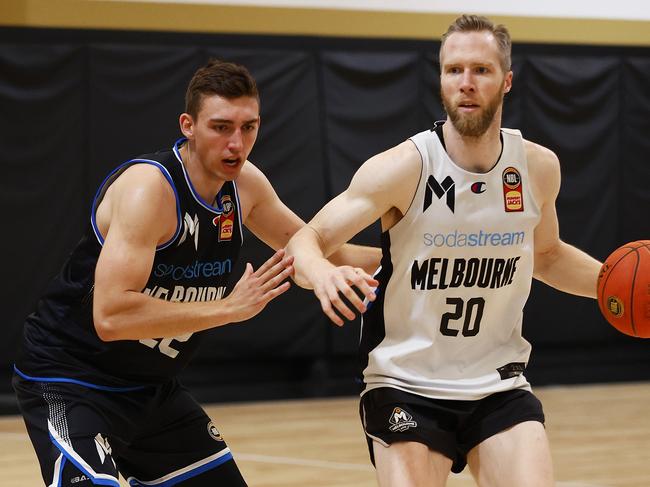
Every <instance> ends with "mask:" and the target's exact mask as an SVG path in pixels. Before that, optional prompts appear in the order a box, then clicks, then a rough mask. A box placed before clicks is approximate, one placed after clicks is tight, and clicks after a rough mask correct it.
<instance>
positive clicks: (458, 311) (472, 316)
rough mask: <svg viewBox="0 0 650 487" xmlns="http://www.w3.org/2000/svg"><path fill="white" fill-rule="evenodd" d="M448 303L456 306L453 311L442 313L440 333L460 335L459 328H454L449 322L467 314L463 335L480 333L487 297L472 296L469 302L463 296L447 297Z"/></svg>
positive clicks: (469, 335)
mask: <svg viewBox="0 0 650 487" xmlns="http://www.w3.org/2000/svg"><path fill="white" fill-rule="evenodd" d="M447 304H450V305H452V306H454V310H453V311H449V312H447V313H444V314H443V315H442V320H440V333H442V334H443V335H445V336H448V337H455V336H457V335H458V331H459V330H458V329H456V328H452V327H451V326H450V325H452V324H450V323H449V322H450V321H456V320H459V319H460V318H462V317H463V315H464V316H465V319H464V321H463V330H462V333H463V336H464V337H473V336H476V335H478V332H479V329H480V328H481V318H483V308H485V299H483V298H471V299H468V300H467V304H466V303H465V301H463V299H462V298H447Z"/></svg>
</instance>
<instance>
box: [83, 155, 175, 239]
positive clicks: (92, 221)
mask: <svg viewBox="0 0 650 487" xmlns="http://www.w3.org/2000/svg"><path fill="white" fill-rule="evenodd" d="M134 164H151V165H152V166H156V167H157V168H158V169H160V172H162V174H163V176H165V179H166V180H167V182H168V183H169V184H170V186H171V187H172V190H173V191H174V198H175V199H176V217H177V218H176V231H175V232H174V235H173V236H172V238H170V239H169V240H168V241H167V242H165V243H164V244H161V245H157V246H156V250H162V249H165V248H167V247H169V246H170V245H171V244H172V242H174V240H176V238H177V237H178V235H179V234H180V233H181V202H180V199H179V197H178V191H177V190H176V185H175V184H174V180H173V179H172V176H171V174H169V171H168V170H167V168H166V167H165V166H163V165H162V164H161V163H160V162H158V161H154V160H151V159H131V160H130V161H126V162H124V163H122V164H120V165H119V166H117V167H116V168H115V169H113V170H112V171H111V173H110V174H109V175H108V176H106V178H104V181H102V184H100V185H99V188H98V189H97V193H95V197H94V198H93V204H92V209H91V212H90V225H91V226H92V228H93V232H94V233H95V237H97V240H98V241H99V244H100V245H102V246H103V245H104V237H103V236H102V234H101V232H100V231H99V227H98V226H97V218H96V214H97V200H98V199H99V197H100V196H101V195H103V194H104V192H105V191H106V188H105V186H106V184H107V183H108V182H109V181H110V180H111V179H112V178H113V176H115V174H117V173H118V172H120V171H122V170H124V168H125V167H126V166H132V165H134Z"/></svg>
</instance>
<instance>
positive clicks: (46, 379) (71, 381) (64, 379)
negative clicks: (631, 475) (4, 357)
mask: <svg viewBox="0 0 650 487" xmlns="http://www.w3.org/2000/svg"><path fill="white" fill-rule="evenodd" d="M14 372H16V374H18V375H19V376H20V377H22V378H23V379H25V380H28V381H32V382H62V383H66V384H77V385H79V386H83V387H88V388H89V389H97V390H99V391H106V392H130V391H139V390H141V389H145V388H146V387H147V386H132V387H111V386H100V385H98V384H93V383H91V382H86V381H83V380H77V379H68V378H67V377H33V376H31V375H27V374H25V373H24V372H21V371H20V370H19V369H18V367H16V365H15V364H14Z"/></svg>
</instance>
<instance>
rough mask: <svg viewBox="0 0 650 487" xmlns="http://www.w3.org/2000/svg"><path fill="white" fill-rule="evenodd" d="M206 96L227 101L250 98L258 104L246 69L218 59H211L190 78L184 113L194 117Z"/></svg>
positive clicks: (251, 78) (255, 91)
mask: <svg viewBox="0 0 650 487" xmlns="http://www.w3.org/2000/svg"><path fill="white" fill-rule="evenodd" d="M206 95H218V96H221V97H223V98H227V99H233V98H239V97H242V96H250V97H251V98H255V99H257V103H258V104H259V101H260V95H259V93H258V91H257V84H256V83H255V79H254V78H253V76H251V74H250V72H249V71H248V69H246V68H245V67H244V66H242V65H239V64H235V63H228V62H225V61H220V60H218V59H211V60H210V61H208V63H207V64H206V65H205V66H202V67H200V68H199V69H197V70H196V72H195V73H194V76H192V79H191V80H190V84H189V85H188V87H187V91H186V92H185V112H186V113H189V114H190V115H191V116H192V117H196V116H197V115H198V113H199V109H200V108H201V102H202V100H203V97H204V96H206Z"/></svg>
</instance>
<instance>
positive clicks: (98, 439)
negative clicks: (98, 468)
mask: <svg viewBox="0 0 650 487" xmlns="http://www.w3.org/2000/svg"><path fill="white" fill-rule="evenodd" d="M95 447H97V454H98V455H99V460H100V461H101V463H102V464H104V461H105V460H106V457H109V458H110V459H111V460H112V462H113V466H115V460H113V457H111V453H113V450H112V448H111V445H109V444H108V440H107V439H106V438H105V437H103V436H102V435H101V433H97V436H95Z"/></svg>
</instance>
